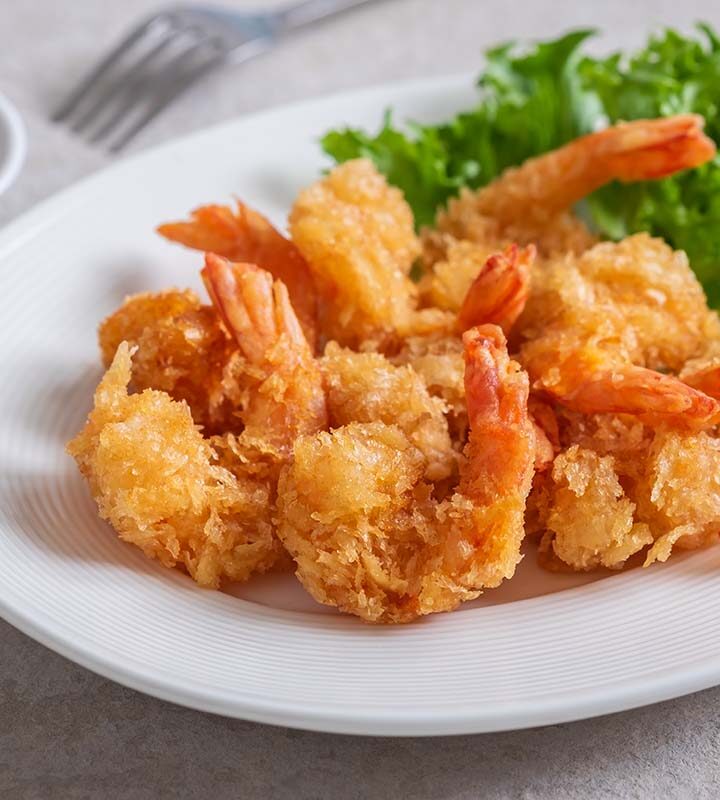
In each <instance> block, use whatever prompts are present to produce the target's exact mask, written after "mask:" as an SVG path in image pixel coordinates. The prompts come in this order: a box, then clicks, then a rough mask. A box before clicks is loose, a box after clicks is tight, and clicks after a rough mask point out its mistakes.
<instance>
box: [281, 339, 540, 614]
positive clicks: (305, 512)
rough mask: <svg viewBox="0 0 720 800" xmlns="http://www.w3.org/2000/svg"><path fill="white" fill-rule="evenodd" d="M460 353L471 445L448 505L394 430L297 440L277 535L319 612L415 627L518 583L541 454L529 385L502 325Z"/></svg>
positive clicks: (377, 425)
mask: <svg viewBox="0 0 720 800" xmlns="http://www.w3.org/2000/svg"><path fill="white" fill-rule="evenodd" d="M464 347H465V360H466V371H465V384H466V392H467V406H468V415H469V419H470V437H469V441H468V444H467V447H466V451H465V456H466V458H465V461H464V462H463V464H462V466H461V470H460V482H459V485H458V487H457V489H456V491H455V493H454V494H452V495H451V496H450V497H449V498H447V499H445V500H442V501H440V502H438V501H437V500H434V499H433V495H432V485H431V484H428V483H427V482H425V481H424V480H423V475H424V473H425V471H426V457H425V456H424V455H423V453H422V452H421V451H420V450H419V449H418V448H417V447H415V446H414V445H413V444H412V442H411V441H410V439H409V438H408V436H407V435H406V434H405V433H404V432H403V431H402V430H401V429H400V428H399V427H398V426H397V425H388V424H385V423H382V422H371V423H351V424H349V425H346V426H344V427H341V428H338V429H336V430H334V431H332V432H330V433H326V432H322V433H320V434H318V435H316V436H305V437H300V438H299V439H298V440H297V441H296V443H295V448H294V459H293V461H292V462H290V464H289V465H288V466H287V467H286V469H285V470H284V472H283V474H282V477H281V480H280V486H279V512H280V519H281V523H280V528H279V534H280V537H281V539H282V541H283V543H284V544H285V546H286V547H287V549H288V551H289V552H290V554H291V555H292V556H293V558H294V559H295V562H296V564H297V575H298V578H299V579H300V581H301V582H302V583H303V585H304V586H305V587H306V588H307V589H308V591H309V592H310V593H311V594H312V595H313V596H314V597H315V598H316V599H317V600H319V601H320V602H322V603H326V604H328V605H333V606H337V607H338V608H340V609H342V610H344V611H347V612H350V613H353V614H356V615H358V616H360V617H362V618H363V619H365V620H367V621H370V622H408V621H410V620H412V619H414V618H415V617H417V616H420V615H423V614H430V613H433V612H438V611H448V610H451V609H453V608H455V607H456V606H457V605H458V604H459V603H461V602H463V601H465V600H470V599H473V598H474V597H477V596H478V595H479V594H480V592H481V591H482V590H483V589H484V588H489V587H493V586H497V585H498V584H499V583H500V582H501V581H502V580H503V579H505V578H509V577H511V576H512V574H513V573H514V571H515V567H516V565H517V563H518V562H519V560H520V557H521V556H520V544H521V542H522V539H523V535H524V530H523V514H524V508H525V499H526V496H527V493H528V492H529V489H530V482H531V479H532V472H533V458H534V453H535V438H534V432H533V428H532V424H531V422H530V419H529V416H528V412H527V397H528V382H527V377H526V376H525V374H524V373H523V372H521V371H520V370H519V368H518V366H517V364H515V363H514V362H512V361H511V360H510V359H509V357H508V354H507V349H506V344H505V339H504V336H503V335H502V332H501V330H500V329H499V328H497V327H495V326H490V325H488V326H484V327H481V328H476V329H473V330H471V331H468V332H467V333H466V334H465V336H464Z"/></svg>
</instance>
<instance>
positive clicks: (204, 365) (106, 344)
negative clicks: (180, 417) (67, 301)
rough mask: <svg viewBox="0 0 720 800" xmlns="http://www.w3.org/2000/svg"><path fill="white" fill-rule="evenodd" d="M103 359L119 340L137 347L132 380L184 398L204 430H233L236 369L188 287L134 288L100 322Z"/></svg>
mask: <svg viewBox="0 0 720 800" xmlns="http://www.w3.org/2000/svg"><path fill="white" fill-rule="evenodd" d="M98 338H99V341H100V349H101V352H102V355H103V361H104V362H105V364H106V365H108V364H109V363H110V361H111V360H112V358H113V355H114V353H115V350H116V349H117V346H118V344H119V343H120V342H121V341H127V342H129V343H130V344H131V345H132V346H135V347H137V351H136V353H135V356H134V358H133V372H132V384H133V386H134V387H135V388H136V389H158V390H159V391H163V392H167V394H169V395H170V396H171V397H172V398H173V399H174V400H184V401H185V402H186V403H187V404H188V405H189V406H190V409H191V411H192V415H193V419H194V420H195V422H196V423H197V424H198V425H202V426H203V428H204V429H205V431H206V432H208V433H213V432H220V431H238V430H240V428H241V424H240V420H239V418H238V416H237V413H236V407H237V403H238V401H239V398H240V396H241V394H242V380H241V378H242V369H241V368H240V367H241V365H240V364H239V363H238V358H237V354H236V348H235V346H234V344H233V343H232V342H231V340H230V339H229V337H228V336H227V335H226V334H225V332H224V331H223V330H222V327H221V326H220V323H219V321H218V317H217V314H216V313H215V311H214V310H213V308H212V307H210V306H206V305H202V304H201V303H200V301H199V299H198V298H197V296H196V295H195V294H194V293H193V292H190V291H184V292H181V291H168V292H159V293H157V294H139V295H134V296H132V297H129V298H128V299H127V300H126V301H125V303H124V304H123V305H122V306H121V307H120V308H119V309H118V310H117V311H116V312H115V313H113V314H111V315H110V316H109V317H108V318H107V319H105V320H104V321H103V323H102V324H101V325H100V328H99V332H98Z"/></svg>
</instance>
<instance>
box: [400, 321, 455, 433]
mask: <svg viewBox="0 0 720 800" xmlns="http://www.w3.org/2000/svg"><path fill="white" fill-rule="evenodd" d="M391 360H392V362H393V363H394V364H399V365H402V364H409V365H410V366H411V367H412V368H413V370H415V372H416V373H417V374H418V375H419V376H420V377H421V378H422V380H423V382H424V383H425V386H426V387H427V390H428V392H429V393H430V395H431V396H432V397H438V398H440V399H441V400H442V401H443V403H444V404H445V408H446V416H447V420H448V425H449V429H450V434H451V436H452V438H453V441H455V442H460V443H461V444H464V443H465V441H466V438H467V429H468V416H467V405H466V403H465V362H464V360H463V345H462V340H461V339H460V337H459V336H410V337H408V338H407V339H405V341H404V342H403V346H402V348H401V350H400V351H399V352H398V353H396V354H395V355H394V356H393V357H392V359H391Z"/></svg>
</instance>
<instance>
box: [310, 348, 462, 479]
mask: <svg viewBox="0 0 720 800" xmlns="http://www.w3.org/2000/svg"><path fill="white" fill-rule="evenodd" d="M320 364H321V368H322V371H323V376H324V378H325V389H326V392H327V403H328V413H329V417H330V427H331V428H338V427H341V426H343V425H348V424H349V423H351V422H384V423H385V424H386V425H391V424H395V425H397V426H398V428H400V430H401V431H402V432H403V433H404V434H405V435H406V436H407V438H408V440H409V441H410V443H411V444H412V445H413V446H415V447H416V448H417V449H418V450H419V451H420V452H421V453H422V454H423V456H424V458H425V463H426V467H425V475H424V477H425V478H426V479H427V480H430V481H437V480H442V479H445V478H449V477H450V476H451V475H452V474H453V472H454V471H455V470H456V468H457V460H458V453H457V452H456V451H455V450H454V449H453V444H452V441H451V439H450V434H449V432H448V424H447V421H446V419H445V415H444V411H445V404H444V403H443V402H442V400H440V399H439V398H437V397H431V396H430V393H429V392H428V389H427V387H426V385H425V383H424V382H423V380H422V378H421V377H420V376H419V375H418V374H417V373H416V372H415V370H414V369H413V368H412V367H410V366H405V367H400V366H395V365H393V364H391V363H390V362H389V361H388V360H387V359H386V358H385V356H383V355H381V354H379V353H355V352H353V351H352V350H347V349H344V348H341V347H340V346H339V345H338V344H337V343H336V342H330V344H328V346H327V348H326V349H325V356H324V357H323V358H322V360H321V362H320Z"/></svg>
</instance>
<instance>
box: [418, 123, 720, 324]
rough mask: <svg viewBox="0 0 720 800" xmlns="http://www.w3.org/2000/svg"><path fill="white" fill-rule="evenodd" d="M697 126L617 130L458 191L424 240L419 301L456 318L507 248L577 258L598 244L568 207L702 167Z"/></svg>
mask: <svg viewBox="0 0 720 800" xmlns="http://www.w3.org/2000/svg"><path fill="white" fill-rule="evenodd" d="M702 126H703V119H702V117H698V116H696V115H692V114H688V115H682V116H677V117H668V118H665V119H655V120H636V121H634V122H628V123H622V124H620V125H615V126H613V127H610V128H607V129H605V130H603V131H599V132H597V133H592V134H589V135H587V136H583V137H581V138H579V139H575V140H574V141H572V142H570V143H569V144H567V145H565V146H563V147H561V148H559V149H557V150H553V151H551V152H549V153H546V154H544V155H541V156H538V157H537V158H533V159H530V160H529V161H526V162H525V163H524V164H522V165H521V166H520V167H516V168H512V169H508V170H506V171H505V172H504V173H503V174H502V175H501V176H500V177H499V178H497V179H496V180H495V181H493V182H492V183H490V184H489V185H488V186H486V187H484V188H482V189H479V190H478V191H476V192H471V191H469V190H465V191H463V192H462V193H461V195H460V197H458V198H456V199H452V200H450V202H449V204H448V207H447V210H444V211H440V212H439V214H438V218H437V230H435V231H426V232H425V233H424V235H423V251H424V261H425V264H426V267H428V268H429V270H430V271H429V272H428V274H427V275H426V276H425V278H424V279H423V281H422V283H421V291H422V295H423V300H424V301H425V302H429V303H432V304H434V305H438V306H440V307H441V308H444V309H449V310H452V311H457V310H458V309H459V308H460V304H461V303H462V301H463V299H464V297H465V294H466V292H467V289H468V288H469V286H470V284H471V282H472V280H473V279H474V278H475V276H476V275H477V274H478V271H479V269H480V267H481V266H482V264H483V263H484V262H485V259H486V258H487V257H488V256H489V255H490V254H491V253H494V252H497V251H499V250H502V249H503V248H504V247H506V246H508V245H509V244H511V243H517V244H520V245H525V244H535V245H536V246H537V248H538V252H539V254H540V256H541V257H543V258H545V257H549V256H557V255H559V254H563V253H575V254H580V253H582V252H584V251H585V250H587V249H588V248H590V247H592V245H593V244H595V243H596V241H597V239H596V238H595V237H594V236H593V235H591V234H590V232H589V231H588V230H587V228H586V227H585V225H584V224H583V223H582V222H581V221H580V220H579V219H577V218H575V217H574V216H572V214H571V212H570V209H571V208H572V206H573V205H574V204H575V203H577V202H578V201H579V200H581V199H582V198H584V197H586V196H587V195H589V194H591V193H592V192H593V191H595V190H596V189H598V188H600V187H601V186H603V185H604V184H606V183H609V182H610V181H613V180H621V181H638V180H650V179H656V178H662V177H665V176H667V175H671V174H673V173H675V172H678V171H680V170H684V169H689V168H691V167H695V166H698V165H699V164H703V163H704V162H706V161H708V160H709V159H711V158H712V157H713V155H714V154H715V145H714V144H713V142H712V141H711V140H710V139H709V138H708V137H706V136H705V135H704V134H703V133H702ZM457 240H460V241H459V242H458V241H457Z"/></svg>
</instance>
